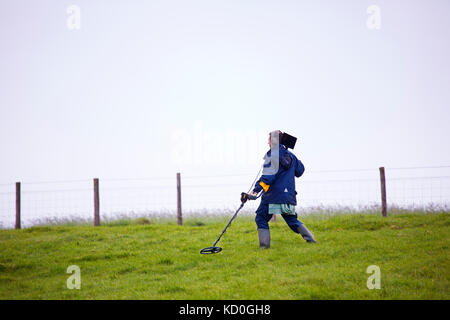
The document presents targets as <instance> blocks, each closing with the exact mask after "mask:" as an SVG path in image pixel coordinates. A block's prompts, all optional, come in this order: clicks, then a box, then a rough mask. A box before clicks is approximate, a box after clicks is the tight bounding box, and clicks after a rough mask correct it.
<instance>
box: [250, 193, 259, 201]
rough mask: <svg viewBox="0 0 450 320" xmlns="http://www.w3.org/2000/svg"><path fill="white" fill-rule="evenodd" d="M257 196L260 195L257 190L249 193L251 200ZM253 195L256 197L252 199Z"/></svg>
mask: <svg viewBox="0 0 450 320" xmlns="http://www.w3.org/2000/svg"><path fill="white" fill-rule="evenodd" d="M257 196H258V193H256V192H255V191H251V192H250V193H249V194H248V198H249V199H250V200H255V199H256V197H257ZM253 197H254V198H255V199H252V198H253Z"/></svg>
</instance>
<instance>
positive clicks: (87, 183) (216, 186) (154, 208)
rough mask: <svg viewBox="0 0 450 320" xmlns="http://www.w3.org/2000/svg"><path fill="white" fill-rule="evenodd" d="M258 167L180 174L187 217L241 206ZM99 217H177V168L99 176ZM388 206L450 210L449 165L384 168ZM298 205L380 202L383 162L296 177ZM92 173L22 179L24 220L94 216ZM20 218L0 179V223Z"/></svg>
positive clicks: (307, 209)
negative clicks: (166, 172)
mask: <svg viewBox="0 0 450 320" xmlns="http://www.w3.org/2000/svg"><path fill="white" fill-rule="evenodd" d="M254 179H255V175H254V173H253V174H229V175H215V176H189V175H186V176H183V175H181V199H182V202H181V208H182V215H183V217H201V216H206V215H220V214H230V213H231V212H234V211H235V210H236V209H237V207H238V206H239V199H240V193H241V192H247V191H248V189H249V187H250V183H251V182H252V181H253V180H254ZM99 181H100V183H99V185H100V186H99V198H100V216H101V221H107V220H115V219H121V218H135V217H149V218H165V219H166V218H167V219H173V220H174V221H176V218H177V206H178V203H177V182H176V176H175V174H173V175H172V176H165V177H155V178H137V179H131V178H123V179H100V180H99ZM386 188H387V203H388V210H389V208H403V209H406V210H432V211H433V210H441V211H448V208H449V206H450V166H437V167H410V168H407V167H405V168H386ZM296 189H297V192H298V195H297V201H298V205H297V212H298V213H299V214H308V213H311V212H314V211H339V210H341V211H342V212H348V211H352V212H353V211H361V212H363V211H367V210H379V208H380V206H381V195H380V174H379V170H378V168H374V169H358V170H317V171H314V170H312V171H306V172H305V174H304V175H303V176H302V177H301V178H300V179H296ZM258 204H259V201H250V202H248V203H247V204H246V205H245V207H244V210H243V211H242V214H243V215H246V214H247V215H249V214H254V212H255V210H256V208H257V206H258ZM93 212H94V192H93V182H92V179H86V180H72V181H47V182H26V181H25V182H21V193H20V220H21V225H22V227H29V226H33V225H38V224H52V223H71V222H76V223H79V222H80V221H81V222H83V221H84V222H86V223H92V221H93ZM15 219H16V192H15V184H14V183H10V184H0V227H2V228H13V227H14V225H15Z"/></svg>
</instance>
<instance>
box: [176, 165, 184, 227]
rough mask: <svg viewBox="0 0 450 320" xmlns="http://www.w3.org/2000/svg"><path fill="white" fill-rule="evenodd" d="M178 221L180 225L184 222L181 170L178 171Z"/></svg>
mask: <svg viewBox="0 0 450 320" xmlns="http://www.w3.org/2000/svg"><path fill="white" fill-rule="evenodd" d="M177 222H178V225H180V226H181V225H182V224H183V218H182V215H181V177H180V173H179V172H177Z"/></svg>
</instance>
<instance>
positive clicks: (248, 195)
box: [241, 191, 257, 203]
mask: <svg viewBox="0 0 450 320" xmlns="http://www.w3.org/2000/svg"><path fill="white" fill-rule="evenodd" d="M256 199H257V193H256V192H254V191H252V192H250V193H245V192H242V193H241V202H242V203H245V202H247V200H256Z"/></svg>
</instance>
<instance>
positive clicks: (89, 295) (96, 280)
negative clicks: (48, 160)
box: [0, 213, 450, 299]
mask: <svg viewBox="0 0 450 320" xmlns="http://www.w3.org/2000/svg"><path fill="white" fill-rule="evenodd" d="M227 220H228V218H222V219H219V220H214V219H205V220H202V219H201V218H196V219H191V220H189V221H186V224H185V225H183V226H177V225H176V224H174V223H151V221H148V220H145V219H139V220H133V221H122V222H116V223H110V224H108V225H105V226H101V227H95V228H94V227H91V226H49V227H45V226H41V227H33V228H29V229H24V230H0V299H449V298H450V281H449V280H450V279H449V277H450V256H449V235H450V215H449V214H448V213H441V214H410V215H405V214H401V215H395V216H390V217H386V218H383V217H381V216H378V215H371V214H368V215H362V214H360V215H337V216H324V215H317V216H310V217H305V218H304V219H302V221H304V222H305V224H306V225H307V226H308V228H309V229H310V230H311V231H312V232H313V233H314V234H315V236H316V238H317V240H318V243H317V244H307V243H306V242H304V241H303V239H301V237H299V236H298V235H296V234H294V233H293V232H291V231H290V229H289V228H288V226H287V225H286V224H285V222H284V221H283V220H282V219H281V218H279V219H278V220H277V221H276V222H274V223H271V236H272V247H271V248H270V249H260V248H259V245H258V236H257V232H256V226H255V224H254V222H253V221H252V220H251V219H250V218H248V217H238V218H237V219H236V220H235V221H234V222H233V223H232V225H231V226H230V228H229V229H228V230H227V232H226V233H225V235H224V236H223V238H222V240H221V242H220V243H219V245H220V246H222V247H223V251H222V252H221V253H219V254H215V255H200V254H199V250H200V249H202V248H203V247H207V246H210V245H212V243H213V242H214V241H215V240H216V239H217V237H218V235H219V234H220V232H221V231H222V229H223V227H224V226H225V224H226V222H227ZM149 222H150V223H149ZM70 265H78V266H79V267H80V269H81V289H80V290H76V289H74V290H69V289H67V287H66V281H67V278H68V277H69V276H70V275H69V274H67V273H66V270H67V267H68V266H70ZM369 265H377V266H379V267H380V270H381V289H380V290H369V289H368V288H367V286H366V282H367V278H368V277H369V274H367V273H366V269H367V267H368V266H369Z"/></svg>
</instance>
